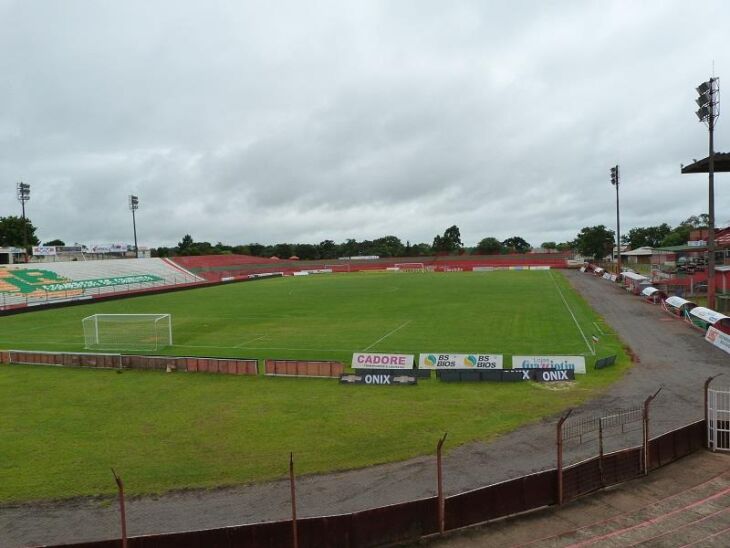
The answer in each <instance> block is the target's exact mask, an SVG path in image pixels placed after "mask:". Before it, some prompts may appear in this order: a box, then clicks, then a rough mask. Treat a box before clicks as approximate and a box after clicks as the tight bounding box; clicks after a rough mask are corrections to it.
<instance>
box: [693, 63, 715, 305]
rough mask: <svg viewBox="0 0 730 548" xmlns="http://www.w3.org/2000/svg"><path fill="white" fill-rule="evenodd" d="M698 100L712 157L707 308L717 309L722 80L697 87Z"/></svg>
mask: <svg viewBox="0 0 730 548" xmlns="http://www.w3.org/2000/svg"><path fill="white" fill-rule="evenodd" d="M697 93H698V94H699V97H698V98H697V99H696V101H697V105H699V107H700V109H699V110H698V111H697V112H696V113H695V114H697V118H699V119H700V122H705V123H706V124H707V128H708V129H709V133H710V143H709V145H710V155H709V157H708V164H709V165H708V170H707V171H708V184H709V203H708V210H709V211H708V212H707V213H708V216H709V225H710V226H709V230H708V235H707V254H708V261H707V307H708V308H711V309H713V310H714V308H715V143H714V134H715V120H716V119H717V117H718V116H720V79H719V78H715V77H712V78H710V79H709V80H708V81H707V82H702V83H701V84H700V85H699V86H698V87H697Z"/></svg>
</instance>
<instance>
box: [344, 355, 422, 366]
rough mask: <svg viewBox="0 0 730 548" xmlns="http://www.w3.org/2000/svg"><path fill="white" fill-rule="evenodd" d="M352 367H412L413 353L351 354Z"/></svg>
mask: <svg viewBox="0 0 730 548" xmlns="http://www.w3.org/2000/svg"><path fill="white" fill-rule="evenodd" d="M352 367H353V368H354V369H359V368H361V367H364V368H368V369H413V354H374V353H359V354H353V355H352Z"/></svg>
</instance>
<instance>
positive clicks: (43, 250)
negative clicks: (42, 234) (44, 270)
mask: <svg viewBox="0 0 730 548" xmlns="http://www.w3.org/2000/svg"><path fill="white" fill-rule="evenodd" d="M55 254H56V246H53V245H34V246H33V255H35V256H37V257H40V256H45V257H49V256H53V255H55Z"/></svg>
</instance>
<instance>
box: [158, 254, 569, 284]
mask: <svg viewBox="0 0 730 548" xmlns="http://www.w3.org/2000/svg"><path fill="white" fill-rule="evenodd" d="M568 259H569V255H568V254H564V253H544V254H541V253H530V254H512V255H460V256H446V255H445V256H437V257H389V258H379V259H357V260H353V259H321V260H310V261H307V260H282V259H270V258H266V257H252V256H249V255H200V256H194V257H174V258H173V259H172V260H173V261H175V262H176V263H177V264H179V265H180V266H182V267H184V268H186V269H188V270H190V272H193V273H195V274H197V275H199V276H201V277H202V278H205V279H206V280H207V281H210V282H219V281H227V280H236V279H246V278H248V277H251V276H253V275H256V274H264V273H274V272H278V273H282V274H283V275H288V274H293V273H294V272H299V271H302V270H308V269H331V270H332V271H333V272H360V271H372V270H386V269H388V268H390V269H394V268H397V267H398V265H418V269H419V270H421V271H435V272H448V271H454V270H455V269H456V270H459V271H464V272H469V271H472V270H474V269H475V268H477V269H490V268H495V269H497V268H514V269H518V268H520V267H523V268H526V267H531V266H532V267H550V268H566V267H567V266H568Z"/></svg>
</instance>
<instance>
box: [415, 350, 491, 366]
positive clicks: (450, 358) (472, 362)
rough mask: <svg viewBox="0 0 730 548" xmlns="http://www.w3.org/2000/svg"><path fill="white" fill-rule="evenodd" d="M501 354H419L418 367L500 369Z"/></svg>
mask: <svg viewBox="0 0 730 548" xmlns="http://www.w3.org/2000/svg"><path fill="white" fill-rule="evenodd" d="M502 362H503V360H502V355H501V354H446V353H439V352H432V353H428V354H419V356H418V368H419V369H502Z"/></svg>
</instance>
